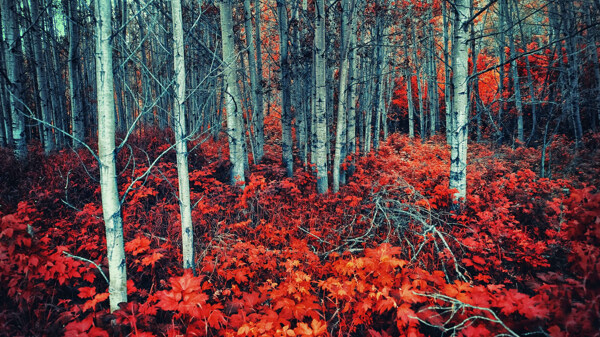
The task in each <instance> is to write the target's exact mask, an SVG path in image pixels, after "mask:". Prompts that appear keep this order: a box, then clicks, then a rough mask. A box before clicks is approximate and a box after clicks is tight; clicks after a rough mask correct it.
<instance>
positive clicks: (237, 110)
mask: <svg viewBox="0 0 600 337" xmlns="http://www.w3.org/2000/svg"><path fill="white" fill-rule="evenodd" d="M220 17H221V39H222V41H221V42H222V49H223V74H224V77H225V83H226V92H225V93H224V95H225V105H226V109H227V136H228V140H229V160H230V161H231V184H232V185H236V184H237V185H239V186H240V187H241V188H242V189H243V188H244V185H245V176H244V161H245V159H244V156H245V155H246V154H245V153H244V144H243V142H244V141H245V140H244V132H243V128H244V125H243V123H242V105H241V94H240V90H239V87H238V80H237V73H236V70H237V64H236V52H235V45H234V40H233V18H232V0H222V1H221V2H220Z"/></svg>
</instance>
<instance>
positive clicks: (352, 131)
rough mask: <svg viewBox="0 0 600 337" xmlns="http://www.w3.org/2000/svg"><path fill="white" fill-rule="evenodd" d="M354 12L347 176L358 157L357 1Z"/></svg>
mask: <svg viewBox="0 0 600 337" xmlns="http://www.w3.org/2000/svg"><path fill="white" fill-rule="evenodd" d="M352 3H353V11H352V20H351V24H350V32H349V39H348V40H349V41H348V77H349V83H348V103H347V104H348V125H347V131H346V141H347V145H346V148H347V152H348V154H349V155H351V156H352V162H351V163H349V165H348V170H347V176H351V175H352V174H353V173H354V162H355V156H356V100H357V95H356V89H357V85H358V83H357V82H358V60H357V59H356V58H357V55H356V54H357V50H358V48H357V45H356V44H357V41H356V30H357V27H358V25H357V19H356V17H355V16H356V13H357V7H358V5H359V4H358V3H357V1H354V0H352Z"/></svg>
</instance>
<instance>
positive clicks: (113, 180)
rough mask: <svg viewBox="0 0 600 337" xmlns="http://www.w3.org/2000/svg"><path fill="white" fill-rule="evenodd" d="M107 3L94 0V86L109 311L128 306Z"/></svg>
mask: <svg viewBox="0 0 600 337" xmlns="http://www.w3.org/2000/svg"><path fill="white" fill-rule="evenodd" d="M110 20H111V6H110V0H96V85H97V100H98V157H99V158H100V163H99V164H100V189H101V195H102V212H103V216H104V225H105V228H106V252H107V255H108V273H109V277H110V285H109V287H108V291H109V293H110V298H109V299H110V310H111V311H115V310H118V309H119V303H121V302H127V270H126V263H125V250H124V248H123V219H122V217H121V204H120V202H119V191H118V189H117V168H116V149H115V123H116V120H115V100H114V89H113V85H114V84H113V61H112V47H111V35H112V30H111V21H110Z"/></svg>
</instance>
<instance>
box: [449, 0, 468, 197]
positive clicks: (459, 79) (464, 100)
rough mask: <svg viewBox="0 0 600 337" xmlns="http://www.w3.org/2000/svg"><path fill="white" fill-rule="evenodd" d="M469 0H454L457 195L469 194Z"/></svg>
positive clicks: (453, 167) (453, 173) (453, 171)
mask: <svg viewBox="0 0 600 337" xmlns="http://www.w3.org/2000/svg"><path fill="white" fill-rule="evenodd" d="M469 2H470V1H469V0H457V1H456V2H455V9H454V11H455V19H454V20H455V21H454V22H455V25H456V27H457V29H456V30H455V32H456V37H455V38H454V41H455V43H454V45H453V48H456V50H455V55H456V56H455V59H454V61H455V62H453V64H452V66H453V67H452V68H453V70H454V76H453V78H452V85H453V87H454V97H453V102H452V107H453V111H452V114H453V115H454V116H453V119H454V120H455V127H454V129H453V130H452V141H451V153H450V158H451V163H450V188H451V189H456V190H457V192H456V193H455V194H454V199H455V200H457V201H458V200H459V199H461V198H465V197H466V194H467V140H468V137H467V136H468V110H467V109H468V103H469V102H468V101H469V97H468V88H467V84H468V75H469V72H468V70H469V69H468V68H469V67H468V65H469V51H468V39H469V35H468V28H469V27H468V20H469V12H470V11H469V7H470V5H469Z"/></svg>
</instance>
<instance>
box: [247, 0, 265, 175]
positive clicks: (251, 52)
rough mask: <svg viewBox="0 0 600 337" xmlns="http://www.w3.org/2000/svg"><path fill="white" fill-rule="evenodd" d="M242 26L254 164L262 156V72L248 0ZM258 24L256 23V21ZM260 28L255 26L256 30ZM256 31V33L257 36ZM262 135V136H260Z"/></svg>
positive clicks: (257, 14)
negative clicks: (246, 61)
mask: <svg viewBox="0 0 600 337" xmlns="http://www.w3.org/2000/svg"><path fill="white" fill-rule="evenodd" d="M255 10H256V14H255V16H256V19H255V20H257V22H258V21H259V16H260V9H259V8H256V7H255ZM244 24H245V26H244V28H245V32H246V47H247V52H248V67H249V68H250V69H249V73H250V88H251V89H250V100H251V103H252V116H253V117H252V136H253V137H254V155H253V157H252V158H253V160H254V164H258V163H260V161H261V160H262V158H263V156H264V134H262V135H261V131H262V129H261V128H260V127H259V125H258V119H259V117H258V115H259V111H260V114H261V115H262V109H263V102H262V94H260V91H259V90H260V89H259V87H260V81H259V75H260V76H261V77H262V74H258V73H257V70H256V68H257V67H256V63H257V60H256V55H257V53H256V50H257V48H255V44H254V36H253V34H252V8H251V7H250V0H244ZM257 26H258V23H257ZM258 29H260V28H257V31H258ZM258 34H259V33H258V32H257V33H256V35H257V36H258ZM256 44H260V40H258V39H257V41H256ZM261 136H262V138H261Z"/></svg>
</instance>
